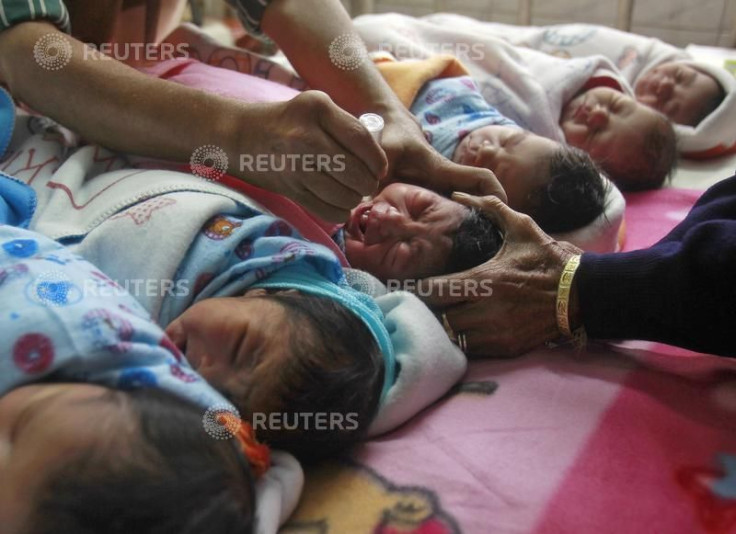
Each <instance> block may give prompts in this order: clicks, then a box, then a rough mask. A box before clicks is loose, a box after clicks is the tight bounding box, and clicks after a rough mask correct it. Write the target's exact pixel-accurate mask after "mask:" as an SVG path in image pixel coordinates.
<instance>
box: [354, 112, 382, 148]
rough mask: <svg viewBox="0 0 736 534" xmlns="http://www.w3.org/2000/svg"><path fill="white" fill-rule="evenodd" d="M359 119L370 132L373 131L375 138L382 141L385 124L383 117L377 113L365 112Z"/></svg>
mask: <svg viewBox="0 0 736 534" xmlns="http://www.w3.org/2000/svg"><path fill="white" fill-rule="evenodd" d="M358 120H359V121H360V122H361V123H363V126H365V127H366V128H367V129H368V131H369V132H371V135H372V136H373V139H375V140H376V141H378V142H379V143H380V142H381V132H382V131H383V125H384V122H383V117H381V116H380V115H376V114H375V113H363V115H361V116H360V118H358Z"/></svg>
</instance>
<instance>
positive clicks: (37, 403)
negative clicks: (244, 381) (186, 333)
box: [0, 176, 255, 534]
mask: <svg viewBox="0 0 736 534" xmlns="http://www.w3.org/2000/svg"><path fill="white" fill-rule="evenodd" d="M7 180H8V179H7V178H4V177H2V176H0V182H2V181H7ZM12 187H15V186H12ZM3 189H4V185H3V183H0V203H2V202H1V197H2V195H3ZM2 212H3V210H2V209H1V206H0V218H2ZM90 285H92V286H95V287H108V288H109V287H112V286H113V285H114V283H113V282H112V280H110V279H108V278H107V277H105V276H104V275H102V274H101V273H100V272H99V270H98V269H97V268H96V267H95V266H93V265H91V264H90V263H88V262H86V261H84V260H83V259H82V258H80V257H79V256H77V255H75V254H72V253H71V252H70V251H69V250H67V249H65V248H64V247H62V246H61V245H59V244H58V243H56V242H55V241H52V240H51V239H48V238H46V237H44V236H42V235H40V234H37V233H35V232H30V231H27V230H22V229H20V228H16V227H14V226H9V225H7V224H3V222H2V221H1V220H0V340H2V342H0V525H2V532H3V533H4V534H21V533H27V532H33V533H38V534H45V533H49V534H50V533H52V532H82V531H84V532H109V531H110V528H111V527H110V521H111V518H112V517H114V522H115V531H117V532H134V531H140V529H141V528H142V527H141V525H142V524H145V525H146V526H147V527H149V528H155V529H157V530H159V531H161V532H184V531H191V529H193V528H194V529H197V528H198V527H197V526H198V525H201V524H202V522H203V521H204V522H206V524H207V528H208V532H213V533H222V534H225V533H229V532H233V529H234V528H236V527H237V530H238V531H240V532H252V529H253V525H254V522H255V519H254V518H255V488H254V482H253V475H252V473H251V470H250V469H249V467H248V462H247V460H246V458H245V456H244V455H243V453H242V452H241V451H239V449H238V448H237V447H236V446H235V444H234V443H233V441H234V440H217V439H213V438H212V437H211V436H209V435H208V434H207V433H206V432H205V431H204V429H203V427H202V413H203V412H204V410H205V409H207V407H209V406H216V405H219V406H226V405H228V403H227V402H226V400H225V399H224V398H223V397H222V396H221V395H219V394H218V393H217V392H216V391H215V390H214V389H212V388H211V387H210V386H208V385H207V383H206V382H205V381H204V380H202V378H201V377H199V376H198V375H197V374H196V373H195V372H194V371H193V370H192V368H191V367H190V366H189V365H188V364H187V362H186V360H185V359H184V358H183V357H182V355H181V353H180V352H179V351H178V350H177V349H176V348H175V347H174V346H173V344H172V343H171V341H170V340H168V339H167V338H166V336H165V334H164V333H163V331H162V330H161V329H160V328H159V327H158V326H157V325H156V324H155V323H154V322H153V321H151V320H150V318H149V317H148V314H147V313H146V312H145V310H143V309H142V308H141V306H140V305H139V304H138V303H137V302H136V300H135V299H134V298H133V297H132V296H130V295H129V294H128V293H125V292H123V291H118V292H115V293H114V294H105V295H104V296H103V295H101V294H100V295H97V294H94V292H89V291H85V289H84V288H85V287H89V286H90Z"/></svg>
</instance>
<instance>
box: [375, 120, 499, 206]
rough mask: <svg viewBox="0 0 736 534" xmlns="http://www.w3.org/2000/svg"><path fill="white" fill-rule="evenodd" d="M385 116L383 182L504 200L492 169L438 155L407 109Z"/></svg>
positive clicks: (382, 138)
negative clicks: (386, 163)
mask: <svg viewBox="0 0 736 534" xmlns="http://www.w3.org/2000/svg"><path fill="white" fill-rule="evenodd" d="M384 120H385V124H386V125H385V127H384V130H383V134H382V136H381V146H382V147H383V149H384V150H385V151H386V155H387V157H388V160H389V173H388V176H387V178H386V181H385V182H384V183H383V184H382V185H388V184H389V183H392V182H406V183H413V184H416V185H420V186H422V187H426V188H427V189H432V190H434V191H437V192H438V193H448V194H449V193H451V192H452V191H461V192H465V193H470V194H474V195H494V196H497V197H498V198H500V199H501V200H503V201H504V202H506V200H507V198H506V193H505V192H504V190H503V187H501V184H500V183H499V182H498V179H497V178H496V176H495V175H494V174H493V173H492V172H491V171H489V170H488V169H479V168H476V167H468V166H465V165H458V164H457V163H453V162H452V161H450V160H449V159H447V158H445V157H443V156H442V155H440V154H439V153H438V152H437V151H436V150H435V149H434V148H432V146H431V145H430V144H429V143H428V142H427V140H426V138H425V137H424V134H423V133H422V130H421V128H420V126H419V124H418V123H417V121H416V119H414V117H413V116H412V115H411V114H410V113H409V112H407V111H401V112H397V113H394V114H392V115H390V116H388V117H384Z"/></svg>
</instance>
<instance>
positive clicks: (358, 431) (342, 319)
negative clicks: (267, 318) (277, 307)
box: [239, 293, 384, 462]
mask: <svg viewBox="0 0 736 534" xmlns="http://www.w3.org/2000/svg"><path fill="white" fill-rule="evenodd" d="M268 298H270V299H272V300H275V301H277V302H279V303H280V304H281V305H282V306H283V308H284V310H285V312H286V314H287V319H288V321H289V324H290V325H291V326H292V329H291V331H290V332H289V333H288V336H289V338H288V340H287V343H288V347H289V350H290V351H291V354H290V355H289V357H288V358H284V364H283V366H282V367H281V368H280V370H279V371H280V372H279V375H278V377H273V378H275V379H276V380H274V381H271V383H273V382H275V383H277V384H278V386H277V388H273V387H271V388H267V389H266V391H265V396H264V397H265V398H263V399H262V400H260V399H259V400H256V398H257V396H258V394H257V391H258V384H253V388H251V390H250V391H249V396H248V398H247V399H244V400H243V401H244V402H243V403H239V404H242V406H239V408H240V409H241V411H243V412H244V413H248V414H249V418H250V419H251V421H252V424H253V428H254V429H255V431H256V435H257V436H258V438H259V439H260V440H262V441H264V442H266V443H268V444H269V445H270V446H272V447H273V448H277V449H281V450H286V451H288V452H290V453H292V454H294V456H296V457H297V458H298V459H299V460H301V461H304V462H313V461H317V460H321V459H324V458H327V457H330V456H334V455H335V454H337V453H339V452H342V451H344V450H345V449H347V448H349V447H350V446H352V445H353V444H355V443H357V442H358V441H359V440H360V439H361V438H362V437H363V436H365V433H366V431H367V429H368V426H369V425H370V423H371V421H372V420H373V418H374V417H375V414H376V412H377V410H378V403H379V400H380V393H381V390H382V387H383V376H384V366H383V357H382V354H381V351H380V350H379V348H378V344H377V343H376V341H375V339H374V337H373V335H372V334H371V332H370V331H369V330H368V327H367V326H366V325H365V324H364V323H363V321H362V320H361V319H359V318H358V317H357V316H356V315H355V314H354V313H352V312H351V311H349V310H348V309H347V308H345V307H344V306H343V305H341V304H340V303H338V302H337V301H335V300H333V299H330V298H324V297H318V296H314V295H309V294H306V293H298V294H288V293H273V294H270V295H269V297H268ZM272 414H274V415H276V416H278V418H277V419H276V420H275V423H276V424H274V421H273V420H271V419H270V417H272Z"/></svg>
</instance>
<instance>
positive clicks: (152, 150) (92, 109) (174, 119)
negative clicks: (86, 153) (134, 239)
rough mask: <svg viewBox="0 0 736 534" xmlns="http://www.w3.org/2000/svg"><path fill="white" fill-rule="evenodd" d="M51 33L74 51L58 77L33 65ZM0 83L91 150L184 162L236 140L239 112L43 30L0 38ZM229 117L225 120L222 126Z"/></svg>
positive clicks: (42, 26)
mask: <svg viewBox="0 0 736 534" xmlns="http://www.w3.org/2000/svg"><path fill="white" fill-rule="evenodd" d="M53 33H55V34H56V35H58V38H59V39H64V40H66V42H68V43H69V44H70V45H71V47H72V48H71V50H72V52H71V56H70V58H69V62H68V63H67V64H66V65H64V66H63V67H62V68H59V69H57V70H49V69H44V68H43V67H42V66H41V65H39V63H38V62H36V61H34V55H33V50H34V45H35V44H36V43H37V42H38V40H39V39H40V38H41V37H43V36H46V35H49V34H53ZM0 77H1V78H2V79H3V80H4V81H5V82H6V83H7V84H8V86H9V87H10V90H11V93H12V94H13V95H14V96H15V97H16V98H19V99H20V100H22V101H23V102H25V103H26V104H28V105H29V106H31V107H32V108H33V109H35V110H36V111H38V112H39V113H42V114H43V115H47V116H49V117H51V118H53V119H54V120H56V121H57V122H59V123H61V124H63V125H64V126H66V127H68V128H70V129H72V130H74V131H75V132H77V133H79V134H80V135H82V136H83V137H84V138H85V139H87V140H88V141H90V142H93V143H97V144H100V145H104V146H106V147H108V148H111V149H113V150H118V151H121V152H126V153H132V154H138V155H143V156H153V157H157V158H164V159H171V160H175V161H188V160H189V157H190V156H191V154H192V151H193V150H194V149H195V148H196V147H198V146H201V145H203V144H214V143H216V142H217V140H227V139H234V137H235V133H236V130H237V128H236V124H237V122H236V120H233V119H235V117H232V113H230V117H228V114H227V113H225V109H226V106H229V108H228V109H230V110H231V111H232V110H233V109H234V108H235V107H236V106H234V105H233V104H232V103H230V102H229V101H226V100H225V99H223V98H220V97H217V96H215V95H208V94H205V93H202V92H199V91H195V90H191V89H188V88H186V87H183V86H179V85H176V84H172V83H168V82H164V81H162V80H158V79H154V78H149V77H147V76H145V75H143V74H141V73H139V72H138V71H136V70H134V69H132V68H130V67H128V66H126V65H124V64H122V63H120V62H118V61H115V60H113V59H109V58H106V57H103V56H102V55H101V54H99V53H97V52H96V51H93V50H92V49H89V48H85V45H84V44H82V43H81V42H79V41H77V40H75V39H73V38H71V37H69V36H66V35H65V34H63V33H61V32H59V31H58V30H56V29H55V28H54V27H53V26H51V25H49V24H46V23H42V22H28V23H23V24H20V25H18V26H16V27H14V28H11V29H10V30H7V31H5V32H3V33H2V34H0ZM225 117H228V120H222V119H223V118H225Z"/></svg>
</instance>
